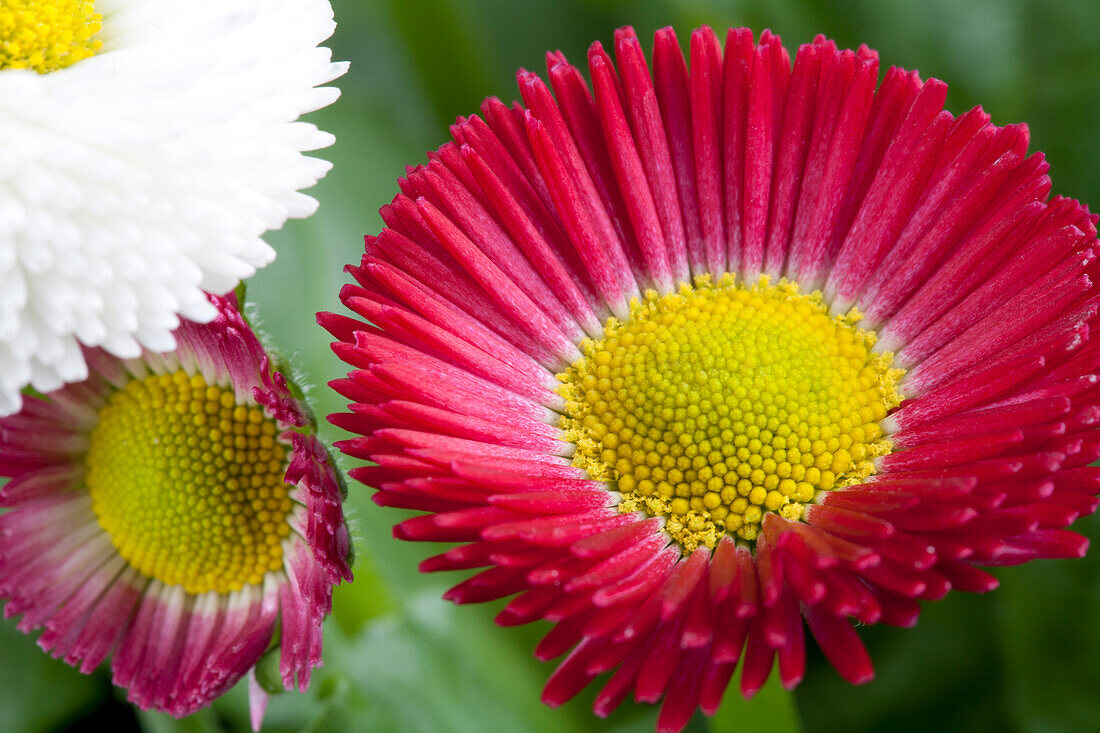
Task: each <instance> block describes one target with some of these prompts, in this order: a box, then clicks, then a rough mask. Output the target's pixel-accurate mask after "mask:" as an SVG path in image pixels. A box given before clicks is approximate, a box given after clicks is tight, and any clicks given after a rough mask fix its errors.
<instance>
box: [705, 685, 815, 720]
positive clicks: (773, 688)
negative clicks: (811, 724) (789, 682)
mask: <svg viewBox="0 0 1100 733" xmlns="http://www.w3.org/2000/svg"><path fill="white" fill-rule="evenodd" d="M737 679H738V678H737V676H736V675H735V676H734V677H733V679H732V681H731V682H730V686H729V688H728V689H727V690H726V696H725V698H723V700H722V706H721V707H720V708H718V712H716V713H715V714H714V718H712V719H711V723H710V729H711V730H713V731H757V730H759V731H767V732H768V733H800V731H801V730H802V725H801V723H800V722H799V719H798V710H797V709H796V707H795V704H794V697H792V696H791V693H789V692H787V691H786V690H784V689H783V685H782V684H780V682H779V675H778V674H776V673H775V672H773V673H772V675H771V677H770V678H769V679H768V682H767V684H766V685H764V686H763V687H762V688H761V689H760V691H759V692H757V693H756V695H754V696H753V698H752V699H751V700H746V699H745V698H744V697H742V695H741V693H740V692H739V691H738V689H737Z"/></svg>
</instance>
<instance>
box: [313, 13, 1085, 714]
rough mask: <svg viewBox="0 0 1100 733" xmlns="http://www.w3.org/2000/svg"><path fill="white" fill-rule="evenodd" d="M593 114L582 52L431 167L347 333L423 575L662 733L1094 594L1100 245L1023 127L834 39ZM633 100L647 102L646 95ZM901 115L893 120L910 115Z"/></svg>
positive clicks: (386, 237)
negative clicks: (1020, 568) (734, 701)
mask: <svg viewBox="0 0 1100 733" xmlns="http://www.w3.org/2000/svg"><path fill="white" fill-rule="evenodd" d="M614 54H615V59H616V63H615V64H613V63H612V61H611V58H610V56H609V55H608V54H607V53H606V52H605V51H604V49H603V48H602V47H601V46H600V44H598V43H597V44H595V45H593V46H592V48H591V50H590V51H589V56H588V68H589V72H590V78H591V85H592V86H591V91H590V90H589V87H588V86H587V84H586V83H585V81H584V79H583V77H582V75H581V73H580V72H579V71H578V70H577V69H576V68H574V67H573V66H570V65H569V64H568V63H567V62H566V61H565V59H564V57H562V56H561V54H559V53H555V54H549V55H548V72H549V78H550V83H551V86H552V88H553V93H551V90H550V88H548V87H547V85H546V84H545V83H544V82H543V81H542V80H541V79H540V78H539V77H537V76H536V75H534V74H531V73H529V72H526V71H521V72H520V73H519V75H518V79H519V86H520V92H521V94H522V97H523V100H524V103H525V105H526V108H524V107H522V106H520V105H513V106H512V107H508V106H505V105H504V104H502V103H501V102H500V101H499V100H496V99H489V100H487V101H486V102H485V104H484V105H483V107H482V112H483V116H482V117H478V116H473V117H469V118H460V119H459V120H458V121H457V122H456V124H455V125H454V127H453V128H452V133H453V136H454V143H448V144H446V145H444V146H443V147H441V148H440V149H439V150H438V151H436V152H434V153H429V154H428V157H429V163H428V164H427V165H426V166H419V167H416V168H411V169H410V170H409V172H408V174H407V176H406V177H405V178H404V179H402V180H401V181H400V182H399V183H400V186H401V191H402V193H401V194H399V195H398V196H397V197H396V198H394V200H393V202H392V204H390V205H388V206H385V207H383V209H382V212H381V213H382V216H383V219H384V220H385V222H386V224H387V227H386V228H385V229H384V230H383V231H382V232H381V234H379V235H378V236H377V237H367V247H366V255H365V256H364V257H363V260H362V263H361V264H360V265H359V266H356V267H349V268H348V270H349V272H350V273H351V275H352V276H353V277H354V278H355V283H354V284H351V285H347V286H345V288H344V290H343V291H342V293H341V300H342V301H343V303H344V304H345V305H347V306H348V307H349V308H350V309H351V310H353V311H354V312H355V313H356V314H358V315H359V316H361V317H362V318H364V319H366V321H368V322H369V323H364V322H363V321H361V320H357V319H353V318H348V317H344V316H339V315H333V314H321V315H320V316H319V320H320V322H321V323H322V324H323V325H324V326H326V327H327V328H328V329H329V330H330V331H331V332H332V333H333V334H334V335H335V336H336V337H337V339H338V341H337V342H336V343H335V344H334V349H335V350H336V352H337V353H338V354H339V355H340V356H341V357H342V358H343V359H344V360H345V361H347V362H348V363H349V364H350V365H351V366H352V367H353V370H352V371H351V372H350V373H349V374H348V377H347V378H346V379H341V380H337V381H336V382H333V384H332V386H333V387H334V388H335V389H336V390H337V391H338V392H339V393H340V394H342V395H344V396H346V397H347V398H348V399H349V400H351V405H350V407H351V410H350V412H349V413H344V414H338V415H333V416H332V417H331V418H330V419H331V420H332V421H333V422H334V423H336V424H337V425H340V426H342V427H344V428H346V429H348V430H350V431H352V432H354V433H358V434H360V435H361V436H362V437H355V438H352V439H350V440H347V441H344V442H343V443H342V444H341V447H342V449H343V450H344V451H345V452H346V453H348V454H350V455H352V456H356V457H359V458H364V459H369V460H370V461H373V462H374V465H371V466H366V467H362V468H358V469H355V470H354V471H353V475H354V476H356V477H357V478H358V479H359V480H361V481H362V482H364V483H366V484H368V485H370V486H373V487H375V488H377V489H378V491H377V493H376V494H375V495H374V498H375V501H376V502H377V503H378V504H381V505H383V506H394V507H402V508H406V509H415V510H421V511H424V512H427V514H425V515H423V516H418V517H415V518H412V519H407V520H405V521H403V522H401V523H400V524H398V525H397V526H396V527H395V528H394V533H395V535H396V536H397V537H399V538H402V539H407V540H430V541H451V542H459V543H463V544H460V545H459V546H457V547H454V548H453V549H450V550H448V551H446V552H444V553H442V554H440V555H436V556H434V557H431V558H428V559H427V560H425V561H424V562H423V563H422V565H421V569H422V570H424V571H437V570H455V569H468V568H486V567H487V568H488V569H485V570H482V571H481V572H478V573H477V574H475V575H473V576H472V577H470V578H469V579H468V580H466V581H464V582H462V583H460V584H458V585H457V586H455V587H454V588H453V589H451V590H450V591H449V592H448V593H447V596H446V597H447V598H449V599H451V600H453V601H455V602H457V603H469V602H478V601H488V600H493V599H497V598H503V597H507V596H512V595H515V594H519V595H517V596H516V597H515V598H513V599H512V600H511V602H509V603H508V605H507V606H506V607H505V608H504V610H503V611H502V612H501V613H500V615H499V616H498V622H499V623H501V624H503V625H511V624H520V623H526V622H530V621H534V620H536V619H545V620H548V621H550V622H552V623H554V624H555V626H554V628H553V630H552V631H550V633H549V634H547V636H546V637H545V638H544V639H543V641H542V642H541V643H540V644H539V646H538V648H537V650H536V655H537V656H538V657H539V658H541V659H552V658H555V657H558V656H560V655H563V654H566V655H567V656H566V657H565V659H564V661H563V662H562V663H561V664H560V665H559V666H558V668H557V671H556V672H554V674H553V675H552V676H551V677H550V680H549V682H548V683H547V686H546V690H545V693H544V700H545V701H546V702H547V703H549V704H551V705H557V704H560V703H562V702H564V701H565V700H567V699H569V698H570V697H572V696H573V695H575V694H576V693H577V692H578V691H580V690H581V689H582V688H584V687H585V686H586V685H588V684H589V683H590V682H592V681H593V680H595V679H596V678H597V677H598V676H600V675H603V674H605V673H610V674H609V676H608V677H607V678H606V679H605V682H604V683H603V687H602V690H601V692H600V693H599V694H598V695H597V697H596V700H595V711H596V712H597V713H598V714H600V715H607V714H608V713H610V711H611V710H613V709H614V708H615V707H616V706H617V705H618V704H619V703H620V702H621V701H622V700H623V699H624V698H625V697H626V696H627V695H628V694H630V693H631V692H633V695H634V697H635V699H637V700H639V701H645V702H657V701H659V700H661V699H662V698H663V699H664V704H663V707H662V709H661V713H660V716H659V719H658V727H659V728H660V729H662V730H678V729H680V728H682V727H683V726H684V725H685V724H686V722H687V720H688V719H689V717H690V716H691V714H692V712H693V711H694V710H695V709H696V707H701V708H702V709H703V710H704V711H705V712H708V713H712V712H713V711H714V710H715V709H716V708H717V707H718V705H719V702H720V700H721V698H722V695H723V693H724V691H725V689H726V687H727V685H728V683H729V680H730V679H731V677H732V675H733V673H734V671H735V667H736V666H737V664H738V663H740V664H741V670H740V687H741V690H742V692H743V693H744V694H746V695H751V694H752V693H754V692H755V691H756V690H758V689H759V688H760V687H761V685H763V684H764V681H765V680H766V678H767V677H768V675H769V674H770V673H771V670H772V668H773V666H774V665H776V664H777V665H778V670H779V677H780V679H781V680H782V682H783V684H784V685H786V686H787V687H792V686H794V685H796V684H797V683H798V682H799V680H800V679H801V678H802V676H803V673H804V668H805V644H806V641H805V628H806V627H808V629H809V632H810V634H811V636H812V637H813V638H814V639H815V640H816V642H817V644H818V645H819V646H820V647H821V649H822V651H823V652H824V654H825V656H826V657H827V658H828V659H829V660H830V662H831V663H832V664H833V666H834V667H835V668H836V669H837V671H838V672H839V673H840V674H841V675H842V676H843V677H845V678H846V679H848V680H850V681H851V682H853V683H860V682H864V681H866V680H868V679H870V678H871V676H872V668H871V663H870V660H869V658H868V655H867V653H866V651H865V649H864V647H863V646H862V644H861V642H860V640H859V636H858V634H857V633H856V631H855V630H854V628H853V621H854V622H858V623H864V624H872V623H878V622H882V623H887V624H891V625H896V626H910V625H912V624H914V623H915V622H916V620H917V615H918V613H919V608H920V607H919V601H921V600H930V599H937V598H940V597H942V596H943V595H944V594H946V593H947V592H948V591H949V590H950V589H952V588H956V589H960V590H968V591H977V592H981V591H987V590H990V589H992V588H993V587H995V586H996V584H997V581H996V579H995V578H994V577H993V576H991V575H989V574H988V573H986V572H985V571H983V570H981V569H979V568H978V567H977V566H983V565H984V566H991V565H993V566H995V565H1006V564H1013V563H1021V562H1025V561H1028V560H1031V559H1034V558H1041V557H1076V556H1079V555H1081V554H1082V553H1083V552H1084V550H1085V547H1086V544H1087V543H1086V541H1085V540H1084V538H1082V537H1080V536H1079V535H1076V534H1074V533H1072V532H1070V531H1068V530H1066V529H1064V528H1065V527H1066V526H1067V525H1069V524H1070V523H1071V522H1072V521H1073V520H1074V519H1075V518H1076V517H1077V516H1079V515H1082V514H1087V513H1089V512H1092V511H1093V510H1094V509H1095V508H1096V504H1097V500H1096V499H1095V498H1094V496H1093V494H1095V493H1096V492H1097V490H1098V489H1100V473H1098V472H1097V470H1096V469H1094V468H1090V467H1089V465H1088V464H1090V463H1091V462H1092V461H1094V460H1095V459H1097V458H1098V457H1100V439H1098V438H1096V437H1095V431H1094V430H1093V428H1094V426H1095V425H1096V423H1097V420H1098V419H1100V404H1098V397H1097V394H1098V393H1097V390H1096V384H1097V379H1098V375H1097V374H1096V365H1097V363H1098V361H1097V354H1100V347H1098V345H1097V342H1096V340H1095V339H1090V338H1089V334H1090V328H1091V327H1092V324H1093V323H1094V322H1095V319H1096V316H1097V310H1098V306H1097V300H1096V294H1095V286H1094V283H1093V278H1094V277H1095V263H1094V259H1095V255H1094V249H1095V248H1096V246H1097V240H1096V228H1095V224H1096V217H1095V216H1093V215H1091V214H1089V213H1088V211H1087V210H1086V209H1085V208H1084V207H1082V206H1081V205H1080V204H1078V203H1077V202H1075V201H1069V200H1066V199H1061V198H1053V199H1048V198H1047V195H1048V192H1049V190H1050V181H1049V179H1048V178H1047V176H1046V171H1047V164H1046V163H1045V161H1044V159H1043V157H1042V155H1041V154H1033V155H1030V156H1029V155H1028V154H1027V150H1026V149H1027V142H1028V134H1027V129H1026V127H1024V126H1022V125H1009V126H1007V127H997V126H995V125H993V124H991V123H990V121H989V117H988V116H987V115H986V114H985V113H984V112H982V111H981V110H980V109H974V110H971V111H970V112H967V113H966V114H963V115H961V116H959V117H956V116H954V115H952V114H951V113H949V112H947V111H945V110H944V109H943V104H944V99H945V94H946V85H945V84H943V83H942V82H940V81H937V80H934V79H933V80H928V81H922V80H921V79H920V77H919V76H918V75H917V74H916V73H914V72H907V71H904V70H902V69H899V68H890V69H889V70H888V71H887V72H886V73H885V75H884V78H883V79H882V81H881V83H878V76H879V73H878V72H879V68H878V58H877V55H876V54H875V53H874V52H873V51H870V50H869V49H867V48H865V47H862V48H860V49H859V50H858V51H846V50H838V49H837V48H836V46H835V44H833V43H832V42H831V41H827V40H825V39H824V38H821V37H819V38H817V39H815V40H814V42H813V43H810V44H806V45H804V46H802V47H800V48H799V50H798V53H797V54H796V56H795V59H794V62H793V67H792V64H791V60H790V58H789V56H788V53H787V51H786V49H784V48H783V46H782V45H780V42H779V39H778V38H777V37H776V36H774V35H772V34H770V33H768V32H766V31H765V32H764V33H763V34H762V35H761V36H760V38H759V40H758V41H754V38H753V35H752V33H751V32H750V31H748V30H747V29H735V30H731V31H729V34H728V36H727V38H726V43H725V46H724V47H723V46H722V44H721V43H720V42H719V40H718V38H717V36H716V35H715V34H714V33H713V31H711V30H710V29H708V28H701V29H698V30H696V31H695V32H694V33H693V34H692V37H691V44H690V53H689V56H690V67H689V66H688V64H686V63H685V60H684V56H683V53H682V51H681V48H680V46H679V44H678V42H677V40H676V38H675V36H674V34H673V33H672V31H671V30H669V29H665V30H661V31H658V32H657V34H656V38H655V42H654V48H653V56H652V71H651V70H650V68H649V66H648V65H647V62H646V59H645V56H644V55H643V52H642V48H641V45H640V42H639V41H638V39H637V38H636V37H635V35H634V33H633V31H631V30H630V29H623V30H620V31H619V32H617V33H616V36H615V44H614ZM616 66H617V69H616ZM876 85H877V89H876Z"/></svg>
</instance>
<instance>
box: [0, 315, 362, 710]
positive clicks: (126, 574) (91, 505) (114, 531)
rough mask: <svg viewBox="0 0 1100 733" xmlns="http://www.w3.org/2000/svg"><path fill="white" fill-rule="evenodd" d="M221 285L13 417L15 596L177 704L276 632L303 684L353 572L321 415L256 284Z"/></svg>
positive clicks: (5, 471)
mask: <svg viewBox="0 0 1100 733" xmlns="http://www.w3.org/2000/svg"><path fill="white" fill-rule="evenodd" d="M209 299H210V302H211V303H212V304H213V305H214V307H215V308H216V309H217V311H218V315H217V317H216V318H215V320H214V321H213V322H211V323H209V324H201V325H200V324H196V323H192V322H190V321H184V322H183V324H182V325H181V326H180V328H179V329H178V330H177V331H176V332H175V339H176V342H177V344H178V347H177V349H176V351H175V352H171V353H167V354H154V353H151V352H144V353H143V354H142V355H141V357H139V358H137V359H125V360H120V359H118V358H116V357H114V356H111V355H110V354H107V353H106V352H105V351H103V350H101V349H86V350H85V353H84V356H85V358H86V359H87V361H88V364H89V367H90V369H91V372H92V373H91V376H90V377H89V378H88V379H87V380H86V381H84V382H81V383H79V384H71V385H67V386H65V387H63V388H61V389H59V390H57V391H55V392H51V393H49V394H47V395H45V396H44V397H42V398H38V397H24V399H23V408H22V410H21V411H20V412H19V413H17V414H16V415H12V416H10V417H5V418H2V419H0V476H6V477H10V479H11V480H10V481H8V482H7V483H6V484H5V485H4V486H3V487H2V488H0V506H2V507H7V508H8V511H7V512H6V513H4V514H3V515H0V599H6V601H7V603H6V605H5V606H4V615H5V616H7V617H11V616H22V618H21V619H20V621H19V624H18V627H19V629H20V630H21V631H24V632H30V631H32V630H33V629H37V628H40V627H43V626H45V629H46V630H45V631H44V632H43V633H42V636H41V637H40V638H39V640H38V644H39V646H41V647H42V648H43V649H44V650H45V651H47V652H49V653H50V654H51V655H52V656H54V657H60V658H63V659H64V660H65V661H66V662H67V663H69V664H71V665H73V666H78V667H79V669H80V671H81V672H84V673H86V674H87V673H90V672H91V671H92V670H94V669H95V668H96V667H97V666H99V664H100V662H102V661H103V660H104V659H106V658H107V657H108V656H111V657H112V659H111V667H112V670H113V680H114V683H115V684H116V685H119V686H120V687H125V688H128V689H129V699H130V701H131V702H133V703H135V704H136V705H138V706H139V707H141V708H143V709H148V708H156V709H158V710H164V711H166V712H168V713H171V714H172V715H175V716H177V717H178V716H183V715H188V714H190V713H192V712H194V711H195V710H197V709H199V708H201V707H205V706H206V705H209V704H210V702H211V701H213V700H214V698H216V697H218V696H219V695H221V694H222V693H223V692H225V691H226V690H228V689H229V688H230V687H231V686H232V685H233V684H235V683H236V682H237V681H238V680H239V679H240V678H241V677H242V676H243V675H244V674H245V673H247V672H249V671H250V670H253V669H254V667H255V665H256V664H257V662H258V661H259V660H260V658H261V657H262V656H263V655H264V654H265V653H266V652H268V651H269V649H271V648H272V646H273V645H274V646H275V647H277V648H279V649H280V650H281V659H280V665H279V674H280V676H281V677H282V681H283V684H284V685H285V686H286V687H287V688H291V687H295V686H297V687H298V688H299V689H301V690H304V689H305V688H306V687H308V685H309V679H310V671H311V670H312V669H313V668H314V667H317V666H318V665H320V663H321V622H322V621H323V620H324V617H325V616H326V615H327V614H328V613H329V611H330V610H331V606H332V587H333V585H334V584H336V583H339V582H340V581H341V580H351V570H350V568H349V566H348V553H349V551H350V546H349V542H348V532H347V528H346V526H345V524H344V517H343V510H342V508H341V502H342V499H341V489H340V483H339V480H338V478H337V475H336V473H335V471H334V470H333V467H332V464H331V462H330V460H329V457H328V454H327V452H326V450H325V448H324V446H323V445H322V444H321V443H320V441H319V440H318V439H317V437H316V436H315V431H314V425H313V423H312V421H311V419H310V418H309V417H308V416H307V414H306V412H305V408H304V406H303V405H302V404H301V403H300V402H299V401H298V400H297V399H296V398H295V397H294V396H293V395H292V393H291V389H290V386H289V385H288V383H287V380H286V379H285V378H284V377H283V375H282V374H280V373H279V372H277V371H274V370H273V369H272V367H271V364H270V361H269V359H268V356H267V355H266V354H265V353H264V350H263V347H262V346H261V345H260V342H259V341H258V340H257V338H256V335H255V334H254V333H253V331H252V330H251V329H250V328H249V326H248V324H247V323H245V321H244V319H243V318H242V317H241V314H240V313H239V312H238V311H237V308H236V298H235V297H234V296H232V295H230V296H229V297H227V298H218V297H214V296H210V297H209ZM276 630H278V631H279V635H278V640H277V641H275V642H273V641H272V640H273V638H274V637H275V632H276ZM250 679H251V682H252V684H251V687H250V693H251V694H250V699H251V701H252V708H253V709H252V714H253V725H254V726H255V727H257V728H258V727H259V723H260V720H261V719H262V716H263V711H264V707H265V706H266V702H267V697H266V693H265V692H264V690H263V688H262V687H261V684H260V683H261V682H265V681H264V680H260V681H259V682H258V681H257V678H256V677H255V675H254V674H253V675H252V676H251V678H250ZM266 682H267V683H268V685H270V684H274V681H266Z"/></svg>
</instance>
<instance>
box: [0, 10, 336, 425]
mask: <svg viewBox="0 0 1100 733" xmlns="http://www.w3.org/2000/svg"><path fill="white" fill-rule="evenodd" d="M332 30H333V22H332V9H331V7H330V6H329V3H328V2H327V0H265V1H264V2H255V1H254V0H217V1H213V2H211V1H204V2H188V3H180V2H173V1H171V0H137V1H135V2H120V0H96V2H94V3H93V2H90V1H88V0H82V1H78V0H34V1H31V0H14V2H8V3H6V4H5V6H4V8H3V9H0V110H2V114H0V159H2V160H3V161H4V162H3V165H0V191H2V192H3V194H2V195H0V273H2V274H0V415H2V414H8V413H11V412H13V411H14V410H16V409H18V407H19V391H20V390H21V389H22V388H23V387H25V386H26V385H28V384H32V385H33V386H34V387H35V388H36V389H38V390H39V391H42V392H47V391H51V390H54V389H57V388H58V387H59V386H60V385H61V384H62V383H63V382H70V381H80V380H82V379H84V378H85V377H86V376H87V373H88V372H87V365H86V364H85V362H84V359H83V357H82V352H81V349H80V345H81V344H83V345H85V346H93V347H101V348H102V349H104V350H106V351H108V352H109V353H111V354H114V355H115V356H119V357H122V358H135V357H137V356H138V354H139V353H140V351H141V349H142V348H146V349H148V350H150V351H157V352H163V351H170V350H172V348H174V343H173V339H172V331H173V330H174V329H175V328H176V326H177V325H179V317H180V316H182V317H184V318H188V319H191V320H194V321H209V320H210V319H211V318H213V317H214V316H215V311H214V310H213V309H212V308H211V306H210V304H209V303H208V302H207V300H206V298H205V296H204V295H203V291H208V292H213V293H217V294H223V293H226V292H228V291H230V290H231V289H233V287H235V286H236V284H237V282H238V281H239V280H241V279H242V278H245V277H248V276H249V275H251V274H252V273H253V272H254V271H255V270H256V268H259V267H262V266H264V265H266V264H267V263H269V262H270V261H271V260H272V259H273V258H274V256H275V253H274V251H273V250H272V249H271V247H270V246H268V245H267V244H266V243H265V242H264V241H263V240H262V239H261V238H260V237H261V235H263V234H264V232H266V231H267V230H269V229H277V228H279V227H280V226H282V224H283V223H284V222H285V221H286V220H287V218H288V217H304V216H309V215H310V214H312V213H313V211H314V210H315V209H316V205H317V203H316V201H314V200H313V199H311V198H310V197H308V196H306V195H304V194H301V193H299V192H298V191H299V189H302V188H308V187H309V186H311V185H313V184H314V183H316V182H317V181H318V180H319V179H320V178H321V177H322V176H323V175H324V174H325V172H326V171H327V170H328V168H329V167H330V166H329V164H328V163H327V162H325V161H322V160H317V159H314V158H309V157H305V156H304V155H302V151H308V150H315V149H317V148H322V147H325V146H327V145H330V144H331V143H332V140H333V138H332V136H331V135H329V134H327V133H324V132H320V131H318V130H317V128H316V127H315V126H313V125H311V124H308V123H303V122H298V121H297V119H298V117H299V116H300V115H302V114H304V113H306V112H309V111H311V110H315V109H318V108H320V107H324V106H325V105H327V104H329V103H331V102H332V101H333V100H334V99H335V98H336V96H337V95H338V91H337V90H336V89H334V88H331V87H319V86H318V85H321V84H325V83H326V82H329V81H331V80H332V79H334V78H336V77H338V76H339V75H340V74H342V73H343V72H344V70H345V68H346V65H344V64H334V63H332V62H331V60H330V53H329V51H328V50H327V49H325V48H318V47H317V46H318V44H319V43H321V42H322V41H324V39H326V38H328V36H329V35H330V34H331V33H332Z"/></svg>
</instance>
